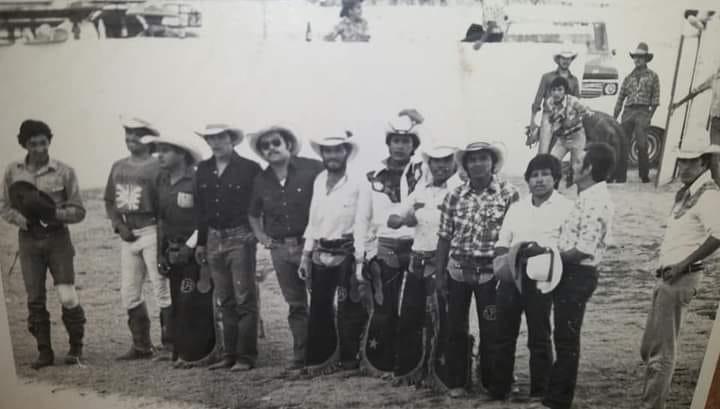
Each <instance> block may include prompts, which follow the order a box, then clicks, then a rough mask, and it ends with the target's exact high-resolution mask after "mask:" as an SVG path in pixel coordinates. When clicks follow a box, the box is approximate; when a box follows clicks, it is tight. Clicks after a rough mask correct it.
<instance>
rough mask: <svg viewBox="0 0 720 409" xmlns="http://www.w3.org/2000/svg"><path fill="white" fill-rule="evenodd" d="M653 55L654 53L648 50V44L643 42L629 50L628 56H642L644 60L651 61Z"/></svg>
mask: <svg viewBox="0 0 720 409" xmlns="http://www.w3.org/2000/svg"><path fill="white" fill-rule="evenodd" d="M654 56H655V55H654V54H653V53H651V52H650V49H649V48H648V45H647V44H645V43H640V44H638V46H637V47H636V48H635V51H630V58H635V57H644V58H645V61H647V62H650V61H652V59H653V57H654Z"/></svg>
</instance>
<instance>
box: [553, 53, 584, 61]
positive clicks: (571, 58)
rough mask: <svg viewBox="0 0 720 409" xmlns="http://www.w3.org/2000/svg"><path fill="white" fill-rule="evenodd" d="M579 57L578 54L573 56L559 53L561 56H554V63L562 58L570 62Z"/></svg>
mask: <svg viewBox="0 0 720 409" xmlns="http://www.w3.org/2000/svg"><path fill="white" fill-rule="evenodd" d="M577 56H578V55H577V53H572V54H564V53H559V54H555V55H553V61H557V59H558V58H560V57H562V58H567V59H569V60H574V59H575V58H577Z"/></svg>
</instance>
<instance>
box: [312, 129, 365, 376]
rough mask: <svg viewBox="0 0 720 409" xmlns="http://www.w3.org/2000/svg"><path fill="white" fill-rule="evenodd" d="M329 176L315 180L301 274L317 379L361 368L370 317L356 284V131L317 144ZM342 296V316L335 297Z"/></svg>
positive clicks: (336, 133) (314, 146)
mask: <svg viewBox="0 0 720 409" xmlns="http://www.w3.org/2000/svg"><path fill="white" fill-rule="evenodd" d="M310 145H311V146H312V149H313V151H315V153H316V154H317V155H318V156H319V157H320V158H321V159H322V160H323V164H324V166H325V170H324V171H322V172H320V174H319V175H318V176H317V178H315V182H314V186H313V196H312V202H311V205H310V215H309V220H308V225H307V228H306V229H305V234H304V237H305V245H304V248H303V254H302V258H301V260H300V269H299V270H298V274H299V275H300V278H302V279H304V280H305V282H306V284H307V287H308V288H309V289H310V290H311V291H310V311H309V317H308V337H307V347H306V354H305V364H306V367H307V369H308V372H309V373H310V374H311V375H314V374H317V373H322V372H329V371H332V370H334V369H336V368H337V365H338V363H339V364H340V367H341V368H342V369H353V368H357V367H358V358H357V356H358V352H359V348H360V336H361V334H362V329H363V326H364V325H365V323H366V321H367V312H366V310H365V307H364V305H363V303H362V300H361V298H360V291H359V285H358V282H357V280H355V274H354V272H355V260H354V250H355V249H354V246H353V242H354V240H353V225H354V223H355V214H356V209H357V204H358V197H359V195H360V182H361V179H360V178H359V177H358V176H356V175H355V174H353V173H350V172H348V169H347V165H348V162H349V161H351V160H352V159H353V158H354V157H355V156H356V155H357V152H358V145H357V144H356V143H355V142H354V141H353V138H352V134H351V132H350V131H342V130H340V129H338V130H334V131H330V132H327V133H326V134H325V135H323V137H322V138H319V139H317V140H314V141H311V142H310ZM336 292H337V313H336V312H335V305H334V301H335V294H336Z"/></svg>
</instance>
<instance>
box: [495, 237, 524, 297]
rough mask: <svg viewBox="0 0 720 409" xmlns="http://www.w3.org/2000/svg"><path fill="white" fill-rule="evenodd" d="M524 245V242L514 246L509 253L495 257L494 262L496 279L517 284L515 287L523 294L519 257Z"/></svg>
mask: <svg viewBox="0 0 720 409" xmlns="http://www.w3.org/2000/svg"><path fill="white" fill-rule="evenodd" d="M522 245H523V243H522V242H518V243H515V244H513V245H512V246H510V248H509V249H508V252H507V253H505V254H503V255H501V256H498V257H495V259H494V260H493V272H494V273H495V277H497V279H498V280H500V281H502V282H505V283H513V284H515V287H516V288H517V290H518V292H520V293H522V275H521V271H520V270H519V269H518V259H517V256H518V253H519V252H520V248H521V247H522Z"/></svg>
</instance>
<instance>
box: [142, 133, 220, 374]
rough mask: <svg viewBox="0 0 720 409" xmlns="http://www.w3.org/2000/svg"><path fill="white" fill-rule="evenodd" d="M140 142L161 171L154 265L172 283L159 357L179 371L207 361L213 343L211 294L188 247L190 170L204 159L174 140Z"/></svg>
mask: <svg viewBox="0 0 720 409" xmlns="http://www.w3.org/2000/svg"><path fill="white" fill-rule="evenodd" d="M140 142H142V143H146V144H152V145H154V149H153V150H154V151H155V152H157V157H158V161H159V163H160V168H161V171H160V175H159V177H158V181H157V191H158V214H157V219H158V263H159V266H160V274H163V275H165V276H167V277H168V278H169V279H170V299H171V301H172V304H171V307H170V309H169V310H166V311H163V312H164V313H165V316H164V317H163V321H164V322H163V324H164V325H165V326H166V328H167V331H166V332H167V333H168V338H169V339H170V340H171V344H170V346H171V347H172V350H169V349H168V350H166V351H164V352H165V353H164V354H163V355H161V356H159V357H158V358H159V359H161V358H170V359H171V360H172V361H177V362H175V364H176V366H178V367H179V366H182V365H183V363H184V362H191V361H197V360H199V359H201V358H203V357H205V356H207V355H208V354H209V353H210V351H211V350H212V348H213V346H214V344H215V331H214V328H213V302H212V292H210V288H209V287H210V286H209V283H207V284H208V285H206V287H207V288H200V287H202V283H198V281H199V280H200V278H201V277H200V275H201V271H200V265H199V264H198V263H197V262H196V261H195V257H194V252H195V250H194V247H195V246H194V245H193V244H192V243H189V241H190V238H191V237H192V236H193V234H195V231H196V228H197V223H196V222H195V208H194V206H195V204H194V202H195V201H194V177H195V169H194V165H195V164H196V163H197V162H199V161H200V160H201V159H202V154H201V153H200V151H199V150H198V149H197V148H196V147H194V146H193V145H192V144H190V143H189V142H188V141H185V140H183V139H181V138H176V137H168V136H160V137H157V136H152V135H149V136H144V137H143V138H142V139H141V140H140ZM205 272H207V269H205ZM205 278H206V282H207V281H209V280H208V279H209V277H205ZM178 359H179V361H178Z"/></svg>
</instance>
